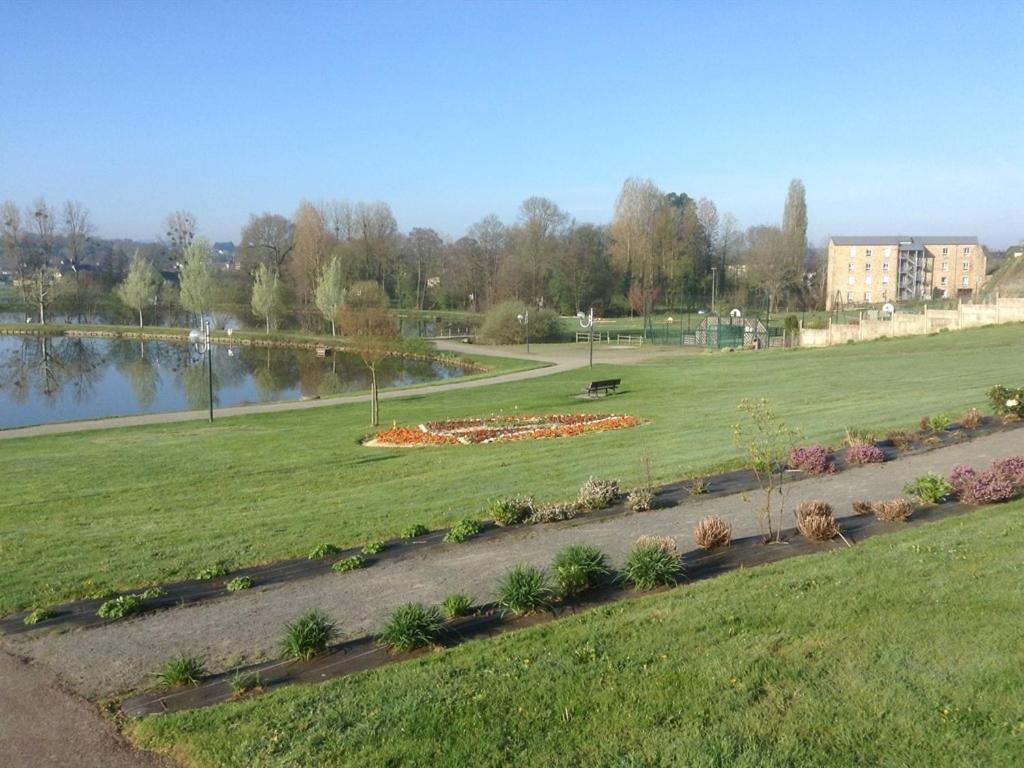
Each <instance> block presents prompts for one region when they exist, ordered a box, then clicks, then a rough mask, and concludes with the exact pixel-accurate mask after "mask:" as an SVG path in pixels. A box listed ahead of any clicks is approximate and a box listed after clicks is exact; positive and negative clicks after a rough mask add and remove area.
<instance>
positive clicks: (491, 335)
mask: <svg viewBox="0 0 1024 768" xmlns="http://www.w3.org/2000/svg"><path fill="white" fill-rule="evenodd" d="M526 312H527V306H526V305H525V304H522V303H520V302H518V301H505V302H502V303H501V304H498V305H497V306H496V307H494V308H493V309H491V310H490V311H489V312H488V313H487V315H486V316H485V317H484V322H483V325H481V326H480V338H481V339H483V340H484V341H486V342H488V343H490V344H522V343H523V342H524V341H526V327H525V326H524V325H523V324H522V323H520V322H519V315H525V314H526ZM529 312H530V341H557V340H558V313H556V312H554V311H552V310H550V309H538V308H537V307H530V308H529Z"/></svg>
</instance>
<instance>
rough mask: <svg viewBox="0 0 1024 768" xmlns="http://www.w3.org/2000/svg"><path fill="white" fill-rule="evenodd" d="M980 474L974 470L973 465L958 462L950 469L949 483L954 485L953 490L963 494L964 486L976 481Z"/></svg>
mask: <svg viewBox="0 0 1024 768" xmlns="http://www.w3.org/2000/svg"><path fill="white" fill-rule="evenodd" d="M977 476H978V473H977V472H975V471H974V469H973V468H972V467H969V466H967V465H966V464H957V465H956V466H955V467H953V469H952V470H951V471H950V473H949V476H948V477H947V478H946V479H947V480H949V484H950V485H952V486H953V490H954V491H956V492H957V494H962V493H963V492H964V488H966V487H967V486H968V485H970V484H971V483H973V482H974V479H975V478H976V477H977Z"/></svg>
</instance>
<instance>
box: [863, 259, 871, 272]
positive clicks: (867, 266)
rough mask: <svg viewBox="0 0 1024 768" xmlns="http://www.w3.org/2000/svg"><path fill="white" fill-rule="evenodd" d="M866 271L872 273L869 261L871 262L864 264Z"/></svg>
mask: <svg viewBox="0 0 1024 768" xmlns="http://www.w3.org/2000/svg"><path fill="white" fill-rule="evenodd" d="M864 271H865V272H870V271H871V262H870V261H869V262H866V263H865V264H864Z"/></svg>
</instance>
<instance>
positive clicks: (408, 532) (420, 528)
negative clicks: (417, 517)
mask: <svg viewBox="0 0 1024 768" xmlns="http://www.w3.org/2000/svg"><path fill="white" fill-rule="evenodd" d="M428 533H430V529H429V528H427V526H425V525H423V524H422V523H416V524H415V525H410V526H409V527H408V528H405V529H404V530H403V531H402V533H401V536H402V538H403V539H415V538H418V537H419V536H426V535H427V534H428Z"/></svg>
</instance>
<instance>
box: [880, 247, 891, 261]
mask: <svg viewBox="0 0 1024 768" xmlns="http://www.w3.org/2000/svg"><path fill="white" fill-rule="evenodd" d="M882 255H883V256H885V258H887V259H888V258H889V257H890V256H892V248H883V249H882Z"/></svg>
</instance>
